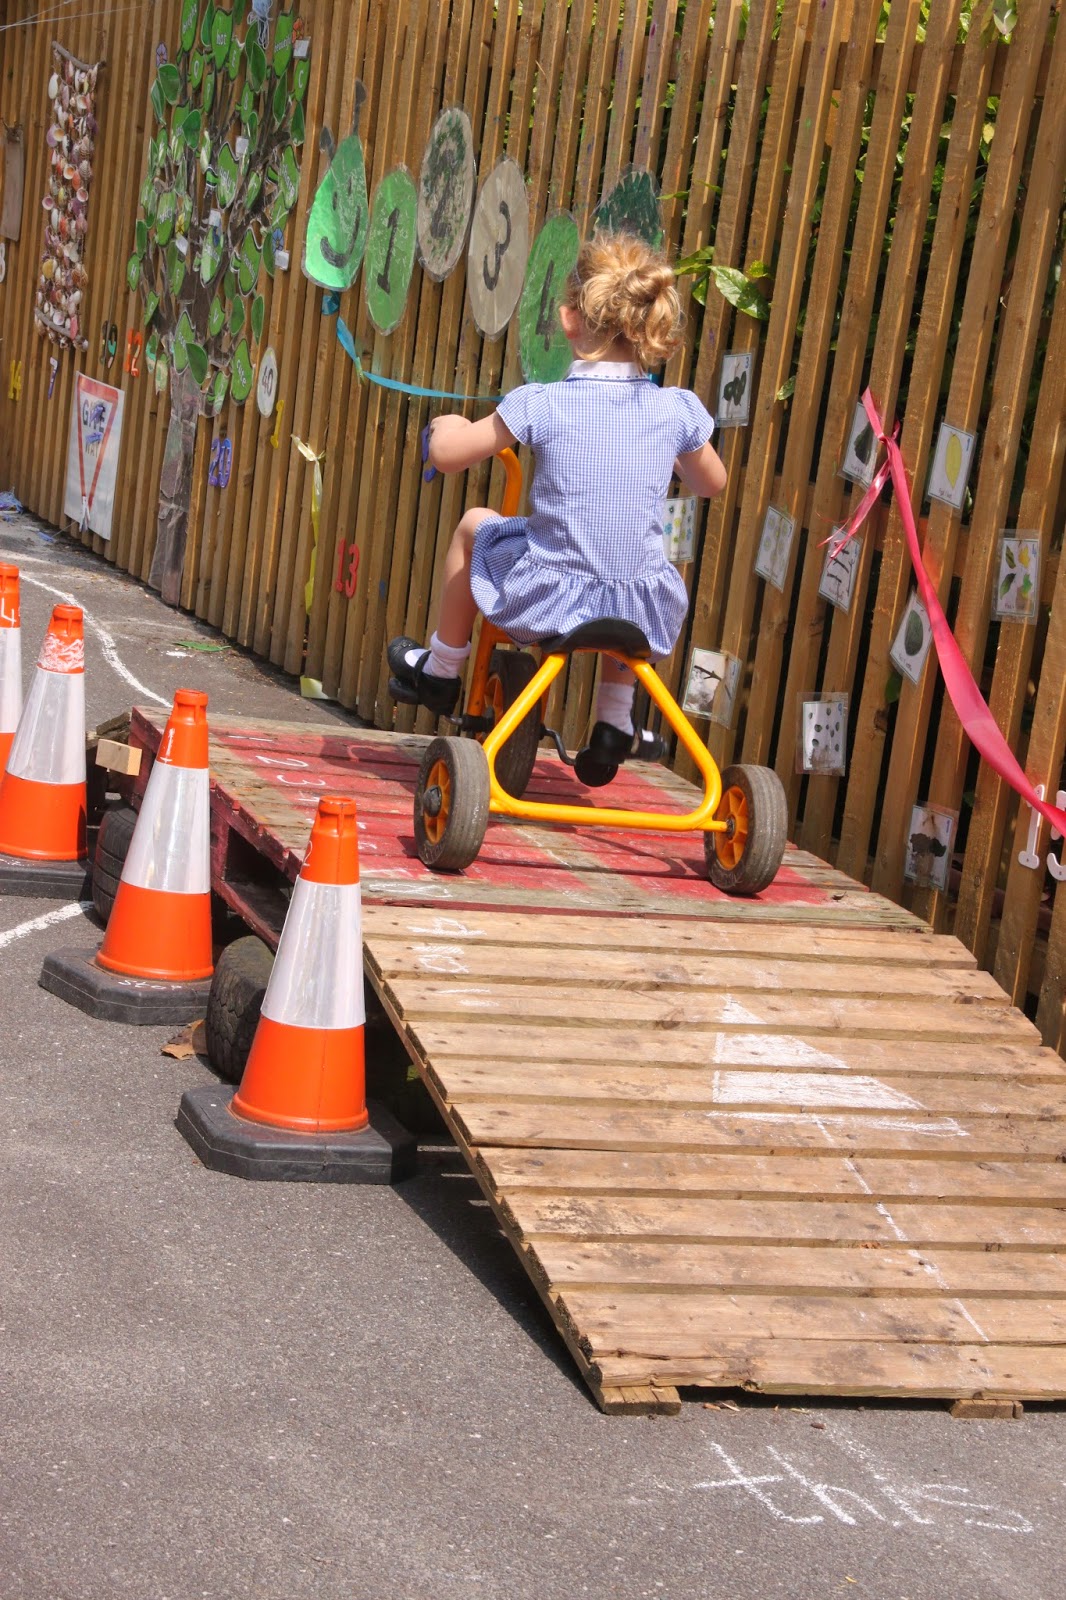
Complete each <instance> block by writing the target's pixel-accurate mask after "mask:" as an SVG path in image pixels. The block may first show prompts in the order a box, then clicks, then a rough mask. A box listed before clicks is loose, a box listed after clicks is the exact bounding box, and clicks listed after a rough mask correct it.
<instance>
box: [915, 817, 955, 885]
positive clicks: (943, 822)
mask: <svg viewBox="0 0 1066 1600" xmlns="http://www.w3.org/2000/svg"><path fill="white" fill-rule="evenodd" d="M958 824H959V813H958V812H957V811H949V810H948V809H947V807H946V806H934V805H924V806H921V805H918V806H915V807H914V809H913V811H912V812H911V825H910V832H909V834H908V836H907V855H906V859H905V861H904V864H903V876H904V878H905V880H906V881H907V882H908V883H914V884H917V885H918V887H919V888H921V889H939V890H940V891H941V892H943V891H944V890H945V889H946V888H947V886H948V873H949V871H950V869H951V846H952V843H953V842H954V839H955V830H956V828H957V827H958Z"/></svg>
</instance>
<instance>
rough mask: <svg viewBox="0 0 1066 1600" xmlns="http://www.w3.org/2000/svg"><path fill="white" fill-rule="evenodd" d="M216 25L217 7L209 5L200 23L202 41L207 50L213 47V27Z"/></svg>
mask: <svg viewBox="0 0 1066 1600" xmlns="http://www.w3.org/2000/svg"><path fill="white" fill-rule="evenodd" d="M214 25H215V8H214V6H213V5H211V6H208V8H207V10H206V11H205V12H204V17H203V21H202V22H201V23H200V43H201V44H202V45H203V47H204V49H205V50H210V48H211V29H212V28H213V27H214Z"/></svg>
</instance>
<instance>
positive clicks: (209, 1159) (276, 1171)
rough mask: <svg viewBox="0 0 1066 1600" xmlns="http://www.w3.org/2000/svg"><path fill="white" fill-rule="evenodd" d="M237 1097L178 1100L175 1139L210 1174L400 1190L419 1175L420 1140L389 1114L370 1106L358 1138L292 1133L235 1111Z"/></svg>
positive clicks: (204, 1090) (223, 1094) (206, 1089)
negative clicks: (404, 1180) (398, 1187)
mask: <svg viewBox="0 0 1066 1600" xmlns="http://www.w3.org/2000/svg"><path fill="white" fill-rule="evenodd" d="M233 1095H234V1090H233V1089H230V1088H227V1087H226V1086H225V1085H223V1084H213V1083H207V1084H201V1085H200V1087H199V1088H197V1089H189V1090H187V1092H186V1093H185V1094H183V1095H182V1097H181V1105H180V1107H179V1108H178V1114H177V1117H176V1118H175V1119H174V1121H175V1126H176V1128H177V1129H178V1132H179V1133H180V1134H182V1136H183V1137H184V1138H185V1139H187V1140H188V1142H189V1144H191V1145H192V1148H193V1149H194V1150H195V1152H196V1154H197V1155H198V1156H199V1158H200V1160H201V1161H202V1162H203V1164H204V1166H205V1167H210V1168H211V1169H212V1170H213V1171H215V1172H228V1173H229V1174H230V1175H231V1176H232V1177H235V1178H265V1179H268V1180H270V1179H272V1180H274V1181H275V1182H282V1183H397V1182H399V1180H400V1179H401V1178H407V1177H410V1175H411V1173H412V1172H413V1171H414V1168H415V1141H414V1140H413V1139H412V1137H411V1135H410V1134H409V1133H408V1132H407V1130H406V1129H405V1128H401V1126H400V1124H399V1123H398V1122H396V1121H395V1119H394V1118H393V1117H391V1116H390V1115H389V1113H388V1112H387V1111H386V1110H385V1109H384V1107H383V1106H376V1105H372V1106H371V1107H370V1116H371V1125H370V1127H368V1128H363V1129H362V1130H361V1131H360V1132H359V1133H292V1132H290V1131H289V1130H287V1129H284V1128H268V1127H264V1126H263V1125H262V1124H261V1123H258V1122H247V1121H245V1119H244V1118H243V1117H238V1116H235V1115H234V1113H233V1112H232V1111H231V1110H230V1101H231V1100H232V1099H233Z"/></svg>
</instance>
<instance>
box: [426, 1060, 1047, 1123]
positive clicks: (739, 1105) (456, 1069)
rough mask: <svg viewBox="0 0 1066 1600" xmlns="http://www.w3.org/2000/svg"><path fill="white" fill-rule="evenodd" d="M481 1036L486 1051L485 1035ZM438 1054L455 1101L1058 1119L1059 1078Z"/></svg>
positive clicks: (442, 1074) (446, 1087)
mask: <svg viewBox="0 0 1066 1600" xmlns="http://www.w3.org/2000/svg"><path fill="white" fill-rule="evenodd" d="M485 1042H486V1046H487V1047H488V1048H490V1049H491V1044H490V1041H489V1040H487V1039H486V1041H485ZM445 1059H446V1062H447V1065H446V1067H444V1068H442V1069H441V1072H440V1074H439V1076H438V1082H439V1083H440V1087H441V1091H442V1093H447V1095H448V1096H449V1098H451V1099H456V1100H461V1101H462V1103H463V1105H464V1106H469V1105H472V1104H474V1103H475V1102H477V1101H482V1100H488V1101H504V1100H506V1101H510V1102H512V1103H514V1104H524V1105H528V1106H537V1105H543V1104H546V1103H549V1102H550V1103H551V1104H552V1105H554V1106H563V1105H571V1106H573V1107H575V1108H580V1106H582V1105H587V1106H589V1107H594V1108H600V1107H606V1106H609V1107H610V1108H611V1110H612V1111H613V1110H615V1109H617V1108H619V1107H623V1106H625V1107H634V1108H636V1107H640V1106H646V1105H648V1104H649V1102H651V1103H654V1104H655V1105H657V1106H660V1107H662V1108H664V1109H666V1108H669V1109H671V1110H675V1111H683V1110H688V1111H700V1110H703V1109H704V1108H707V1107H716V1106H717V1107H722V1108H728V1109H729V1110H730V1111H736V1112H737V1114H738V1115H743V1114H745V1113H747V1112H752V1111H756V1112H764V1111H771V1112H783V1111H785V1110H786V1109H791V1110H794V1111H795V1112H796V1113H797V1114H799V1115H813V1114H820V1113H821V1112H823V1111H826V1112H836V1113H841V1112H847V1111H880V1112H892V1111H901V1112H910V1113H914V1112H921V1113H923V1114H927V1115H929V1116H931V1117H933V1116H943V1117H954V1116H964V1117H968V1118H977V1117H1005V1116H1009V1117H1011V1118H1013V1119H1014V1120H1015V1122H1017V1123H1018V1124H1019V1125H1020V1124H1022V1123H1024V1122H1025V1121H1026V1120H1027V1119H1028V1120H1035V1121H1047V1120H1049V1119H1052V1118H1056V1119H1057V1118H1060V1117H1062V1118H1066V1085H1063V1086H1060V1085H1055V1086H1054V1087H1052V1086H1049V1085H1030V1084H1012V1083H1006V1082H1004V1081H1003V1080H1002V1079H995V1080H993V1081H992V1082H991V1083H989V1084H984V1083H981V1084H974V1083H968V1082H965V1081H960V1080H957V1079H951V1080H949V1081H948V1082H947V1083H946V1084H943V1086H941V1081H940V1080H939V1079H932V1080H925V1079H921V1078H912V1077H910V1076H908V1075H906V1073H905V1072H900V1073H899V1074H898V1075H892V1076H890V1075H888V1074H885V1075H883V1076H880V1077H879V1076H876V1075H874V1074H872V1073H861V1072H817V1071H803V1070H797V1069H796V1068H794V1067H792V1068H786V1067H784V1066H781V1067H776V1068H767V1067H761V1066H760V1067H755V1066H752V1065H745V1066H742V1067H731V1068H722V1067H719V1066H718V1065H713V1066H711V1065H707V1066H703V1067H699V1068H691V1067H689V1068H684V1067H681V1068H678V1067H663V1066H659V1065H644V1066H641V1065H633V1066H630V1067H621V1066H617V1065H615V1064H614V1063H612V1062H609V1061H608V1062H602V1063H601V1062H599V1061H591V1062H589V1063H587V1064H585V1063H580V1064H574V1063H565V1064H560V1063H556V1062H554V1061H551V1060H548V1061H541V1062H537V1061H535V1060H532V1059H530V1060H525V1061H519V1062H513V1061H508V1062H507V1063H505V1064H503V1065H500V1066H497V1065H495V1064H494V1062H493V1061H492V1058H491V1056H489V1058H488V1059H485V1058H480V1059H479V1058H473V1059H464V1058H462V1057H456V1056H450V1057H447V1058H445ZM427 1070H429V1071H433V1070H434V1069H433V1068H432V1067H429V1068H428V1069H427Z"/></svg>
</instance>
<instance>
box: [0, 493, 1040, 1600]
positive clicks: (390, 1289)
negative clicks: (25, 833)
mask: <svg viewBox="0 0 1066 1600" xmlns="http://www.w3.org/2000/svg"><path fill="white" fill-rule="evenodd" d="M0 558H3V559H14V560H16V561H18V562H20V564H21V567H22V572H23V590H22V607H23V657H24V671H25V674H26V679H27V682H28V680H29V676H30V674H31V672H32V667H33V660H34V658H35V655H36V650H37V647H38V644H39V640H40V638H41V636H42V634H43V630H44V626H45V623H46V621H47V617H48V613H49V610H50V608H51V606H52V604H53V603H55V601H56V599H57V598H59V597H60V595H61V596H72V597H74V598H75V600H76V601H77V602H78V603H79V604H81V605H83V606H84V607H85V608H86V610H87V613H88V617H89V624H88V626H87V651H86V654H87V698H88V717H89V721H90V724H92V723H94V722H97V721H100V720H102V719H103V718H105V717H107V716H110V715H113V714H115V713H117V712H119V711H121V710H124V709H128V707H129V705H130V704H131V703H132V702H133V701H135V700H143V699H146V698H148V695H146V693H145V691H146V690H147V691H149V692H150V693H151V694H152V695H155V696H156V697H158V699H159V700H167V699H168V698H169V696H170V695H171V694H172V692H173V690H174V689H175V688H178V687H181V686H186V687H192V688H205V689H207V691H208V693H209V695H210V709H211V710H213V711H214V712H216V713H222V712H241V713H245V714H253V715H254V714H256V713H257V712H258V713H261V714H262V715H264V716H271V717H278V718H289V719H298V720H317V719H320V718H321V717H322V716H324V715H325V716H343V713H341V712H339V711H338V710H337V708H335V707H329V706H323V705H321V704H313V703H307V702H304V701H301V700H300V698H299V696H298V694H297V692H296V690H295V687H294V685H293V684H292V682H291V681H290V680H287V679H284V678H283V677H281V676H280V675H278V674H276V673H274V672H272V671H271V670H269V669H266V668H264V667H262V666H261V665H260V664H258V663H256V662H254V661H253V660H252V659H251V658H250V657H248V656H246V655H244V654H243V653H241V652H240V651H237V650H225V651H221V652H209V653H201V652H196V651H191V650H188V649H187V648H186V649H184V650H183V648H182V642H183V641H188V640H200V641H206V642H210V643H216V644H217V643H221V642H222V641H221V640H219V638H218V636H217V635H214V634H213V633H212V632H211V631H210V630H208V629H206V628H204V627H202V626H201V625H200V624H198V623H196V622H195V621H193V620H192V619H190V618H189V617H187V616H184V615H182V614H180V613H175V612H173V611H170V610H168V609H167V608H165V607H164V606H163V605H162V604H161V603H160V602H159V601H158V600H157V598H156V597H155V596H154V595H152V594H150V593H149V592H148V591H146V590H145V589H143V588H142V587H141V586H140V585H138V584H136V583H133V582H132V581H130V580H129V579H126V578H123V577H121V576H119V575H116V574H115V573H113V572H112V571H111V570H110V568H108V567H107V566H106V564H105V563H103V562H102V561H98V560H96V559H95V558H93V557H91V556H87V555H85V554H84V553H83V552H81V551H80V550H79V549H78V548H77V547H75V546H73V545H72V544H71V543H70V541H69V540H67V539H65V538H63V537H62V536H53V537H50V536H49V535H48V534H47V532H46V531H44V530H39V529H38V527H37V525H35V524H34V523H32V522H31V521H30V520H29V519H20V520H16V521H7V522H4V521H0ZM53 591H58V594H57V593H54V592H53ZM100 629H103V630H104V633H105V634H106V635H107V636H108V639H109V640H110V644H108V645H107V649H106V653H105V640H104V639H103V638H102V637H101V633H100V631H99V630H100ZM174 652H181V653H177V654H176V653H174ZM123 674H125V676H123ZM131 677H132V678H133V679H135V680H136V684H134V683H131V682H130V678H131ZM44 918H54V920H51V921H47V922H42V921H41V920H40V919H44ZM99 938H100V930H99V928H98V927H97V926H96V925H95V924H94V922H93V921H92V919H91V915H90V914H88V913H86V912H85V911H84V910H79V909H78V908H77V907H73V906H71V907H64V906H62V905H60V904H56V903H49V902H44V901H40V900H33V901H31V900H20V899H14V898H8V899H4V900H2V901H0V996H2V1001H0V1417H2V1426H0V1473H2V1479H0V1600H23V1597H25V1600H208V1597H209V1600H246V1597H248V1600H252V1597H254V1600H303V1597H309V1600H310V1597H314V1600H452V1597H458V1596H463V1597H466V1596H470V1595H480V1596H483V1597H485V1600H573V1597H576V1596H589V1597H593V1600H613V1597H624V1600H630V1597H632V1600H637V1597H651V1600H662V1597H665V1600H682V1597H684V1600H687V1597H699V1600H704V1597H707V1600H710V1597H714V1600H766V1597H771V1596H774V1597H777V1596H783V1597H787V1600H827V1597H832V1596H838V1595H840V1596H848V1597H850V1600H860V1597H861V1600H953V1597H955V1596H965V1597H967V1600H993V1597H997V1600H998V1597H1011V1600H1053V1597H1057V1596H1059V1595H1061V1594H1062V1592H1063V1580H1062V1576H1061V1565H1062V1558H1061V1527H1062V1523H1061V1517H1062V1499H1063V1488H1064V1479H1066V1463H1064V1457H1063V1440H1064V1433H1066V1420H1064V1416H1063V1414H1062V1413H1061V1412H1059V1411H1056V1410H1054V1409H1051V1408H1048V1409H1043V1410H1041V1409H1037V1410H1030V1411H1027V1412H1026V1414H1025V1416H1024V1417H1023V1418H1022V1419H1020V1420H1018V1421H1013V1422H963V1421H953V1420H952V1419H951V1418H950V1417H949V1415H948V1414H947V1410H946V1408H945V1407H944V1406H941V1405H911V1404H885V1405H878V1404H866V1405H863V1404H860V1403H858V1402H845V1401H841V1402H826V1401H817V1400H803V1399H784V1400H781V1401H780V1402H779V1403H775V1402H774V1401H773V1400H767V1399H760V1398H757V1397H750V1396H745V1395H742V1394H737V1395H732V1396H716V1397H715V1402H716V1403H715V1404H714V1406H712V1407H707V1406H705V1405H704V1404H703V1403H702V1397H701V1396H690V1397H687V1398H686V1401H685V1404H684V1405H683V1407H682V1412H681V1415H680V1416H679V1417H676V1418H638V1419H617V1418H606V1417H603V1416H602V1415H600V1413H599V1412H598V1411H597V1410H596V1408H595V1407H594V1405H593V1404H592V1403H591V1401H590V1399H589V1398H588V1395H587V1393H586V1391H585V1389H584V1387H583V1385H582V1384H581V1382H580V1380H579V1379H578V1377H577V1375H576V1373H575V1371H574V1368H573V1366H572V1363H571V1362H570V1359H569V1356H568V1355H567V1353H566V1351H565V1349H564V1348H563V1346H562V1344H561V1342H560V1341H559V1339H558V1337H557V1335H556V1334H555V1332H554V1330H553V1328H552V1326H551V1324H550V1322H549V1320H548V1318H547V1315H546V1313H545V1312H544V1311H543V1309H542V1307H541V1305H540V1302H539V1300H538V1299H537V1297H536V1295H535V1293H534V1292H533V1290H532V1289H531V1287H530V1286H529V1285H528V1282H527V1279H526V1277H525V1274H524V1272H523V1271H522V1269H521V1267H520V1266H519V1263H518V1261H517V1259H516V1258H515V1256H514V1255H513V1253H512V1251H511V1249H510V1247H509V1246H508V1245H507V1243H506V1241H505V1240H504V1239H503V1237H502V1235H501V1234H500V1233H499V1231H498V1229H497V1228H496V1226H495V1223H494V1220H493V1218H492V1214H491V1212H490V1211H489V1209H488V1207H487V1206H486V1205H485V1203H484V1202H483V1201H482V1200H481V1199H480V1196H479V1193H478V1191H477V1189H476V1186H475V1184H474V1182H473V1180H472V1179H471V1178H470V1177H469V1176H467V1174H466V1172H465V1169H464V1168H462V1166H461V1164H460V1163H458V1162H457V1160H456V1159H455V1158H454V1157H449V1156H448V1155H447V1154H446V1153H444V1154H441V1153H438V1154H436V1155H434V1156H432V1157H431V1158H429V1159H427V1160H426V1161H425V1162H424V1164H423V1166H422V1168H421V1170H420V1171H419V1173H418V1175H417V1176H415V1177H414V1178H412V1179H411V1180H409V1181H408V1182H406V1183H404V1184H402V1185H400V1186H398V1187H397V1188H395V1189H391V1190H390V1189H377V1188H374V1189H362V1188H358V1187H331V1186H323V1187H314V1186H309V1185H298V1184H293V1185H286V1184H256V1183H244V1182H241V1181H240V1180H238V1179H232V1178H227V1177H224V1176H221V1175H219V1174H216V1173H212V1172H208V1171H206V1170H204V1169H203V1168H202V1167H201V1166H200V1165H199V1164H198V1162H197V1161H196V1159H195V1157H194V1156H193V1155H192V1152H191V1151H190V1149H189V1147H188V1146H187V1145H186V1144H185V1142H184V1141H183V1140H182V1139H181V1137H180V1136H179V1135H178V1133H177V1132H176V1131H175V1128H174V1116H175V1113H176V1111H177V1107H178V1101H179V1099H180V1096H181V1094H182V1092H183V1091H184V1090H185V1089H186V1088H188V1087H190V1086H192V1085H194V1084H196V1083H200V1082H204V1081H207V1080H208V1079H209V1076H210V1075H209V1072H208V1069H207V1068H206V1067H205V1066H204V1065H203V1064H202V1063H201V1062H200V1061H198V1060H197V1059H195V1058H193V1059H191V1060H186V1061H174V1060H171V1059H169V1058H166V1057H164V1056H162V1055H161V1054H160V1048H161V1046H162V1045H163V1043H164V1042H165V1041H166V1039H167V1038H168V1036H169V1035H170V1034H171V1033H172V1032H173V1030H172V1029H166V1028H132V1027H124V1026H121V1025H115V1024H109V1023H102V1022H95V1021H91V1020H90V1019H88V1018H86V1017H85V1016H83V1015H82V1014H81V1013H80V1012H78V1011H75V1010H72V1009H70V1008H69V1007H67V1006H66V1005H64V1004H63V1003H62V1002H61V1001H60V1000H58V999H56V998H55V997H53V996H51V995H49V994H46V993H45V992H44V991H43V990H41V989H40V988H38V986H37V976H38V973H39V971H40V966H41V962H42V960H43V958H44V956H45V955H46V954H47V952H48V951H49V950H51V949H54V948H56V947H58V946H59V945H70V944H77V945H81V946H84V947H85V948H87V949H88V948H93V947H94V946H95V944H96V943H98V941H99Z"/></svg>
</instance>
